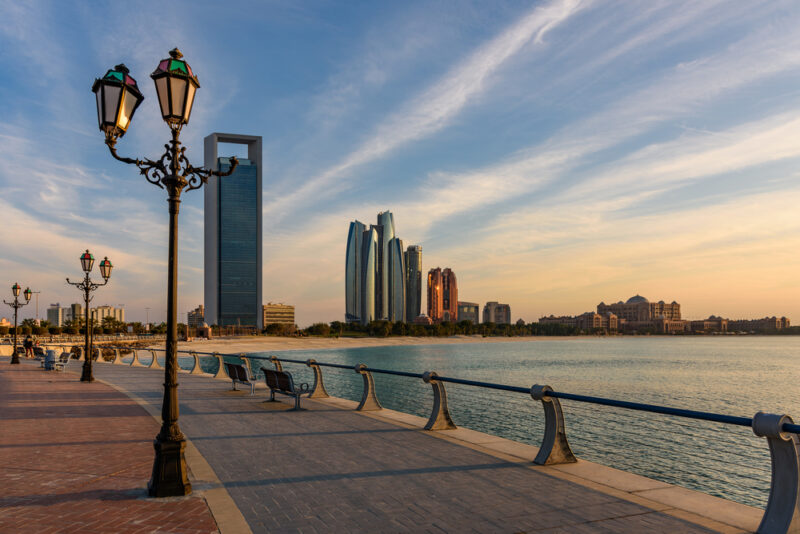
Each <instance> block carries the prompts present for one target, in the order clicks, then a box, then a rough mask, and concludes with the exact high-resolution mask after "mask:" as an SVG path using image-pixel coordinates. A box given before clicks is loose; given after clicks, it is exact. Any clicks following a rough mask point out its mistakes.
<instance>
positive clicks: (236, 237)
mask: <svg viewBox="0 0 800 534" xmlns="http://www.w3.org/2000/svg"><path fill="white" fill-rule="evenodd" d="M218 143H237V144H244V145H247V146H248V158H247V159H240V160H239V166H238V167H237V168H236V170H235V171H234V173H233V174H231V175H230V176H225V177H223V178H216V177H212V178H210V179H209V183H208V185H207V186H206V187H205V315H206V317H205V319H206V322H207V323H209V324H217V325H220V326H236V325H241V326H255V327H258V328H261V327H262V324H263V317H262V309H261V293H262V281H261V264H262V253H261V251H262V248H261V167H262V164H261V137H257V136H247V135H234V134H218V133H215V134H211V135H209V136H208V137H206V139H205V164H206V167H209V168H215V169H219V170H220V171H222V172H225V171H227V170H228V169H230V159H229V158H225V157H217V144H218Z"/></svg>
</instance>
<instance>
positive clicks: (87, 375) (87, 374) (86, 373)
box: [81, 361, 94, 382]
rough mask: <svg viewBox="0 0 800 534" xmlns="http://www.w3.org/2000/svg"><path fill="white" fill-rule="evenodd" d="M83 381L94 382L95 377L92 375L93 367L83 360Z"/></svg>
mask: <svg viewBox="0 0 800 534" xmlns="http://www.w3.org/2000/svg"><path fill="white" fill-rule="evenodd" d="M81 382H94V377H93V376H92V368H91V367H90V366H89V365H87V362H85V361H84V362H83V371H82V372H81Z"/></svg>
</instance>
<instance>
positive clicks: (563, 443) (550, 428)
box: [531, 384, 578, 465]
mask: <svg viewBox="0 0 800 534" xmlns="http://www.w3.org/2000/svg"><path fill="white" fill-rule="evenodd" d="M548 391H553V388H551V387H550V386H540V385H539V384H534V385H533V386H531V397H533V400H538V401H542V407H543V408H544V437H543V438H542V445H541V447H539V454H537V455H536V458H535V459H534V460H533V463H535V464H538V465H554V464H571V463H575V462H577V461H578V460H577V459H576V458H575V455H574V454H572V449H570V447H569V442H568V441H567V433H566V428H565V426H564V414H563V412H562V411H561V403H560V402H558V399H556V398H554V397H548V396H547V392H548Z"/></svg>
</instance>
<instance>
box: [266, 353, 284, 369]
mask: <svg viewBox="0 0 800 534" xmlns="http://www.w3.org/2000/svg"><path fill="white" fill-rule="evenodd" d="M269 361H271V362H272V365H274V366H275V370H276V371H283V366H282V365H281V361H280V360H279V359H278V358H277V357H276V356H270V357H269Z"/></svg>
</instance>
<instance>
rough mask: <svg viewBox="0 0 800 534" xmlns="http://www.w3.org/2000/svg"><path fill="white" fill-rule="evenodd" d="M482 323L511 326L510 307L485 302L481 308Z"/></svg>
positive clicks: (493, 302) (494, 302)
mask: <svg viewBox="0 0 800 534" xmlns="http://www.w3.org/2000/svg"><path fill="white" fill-rule="evenodd" d="M483 322H484V323H494V324H511V306H509V305H508V304H500V303H499V302H496V301H491V302H487V303H486V305H485V306H484V307H483Z"/></svg>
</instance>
